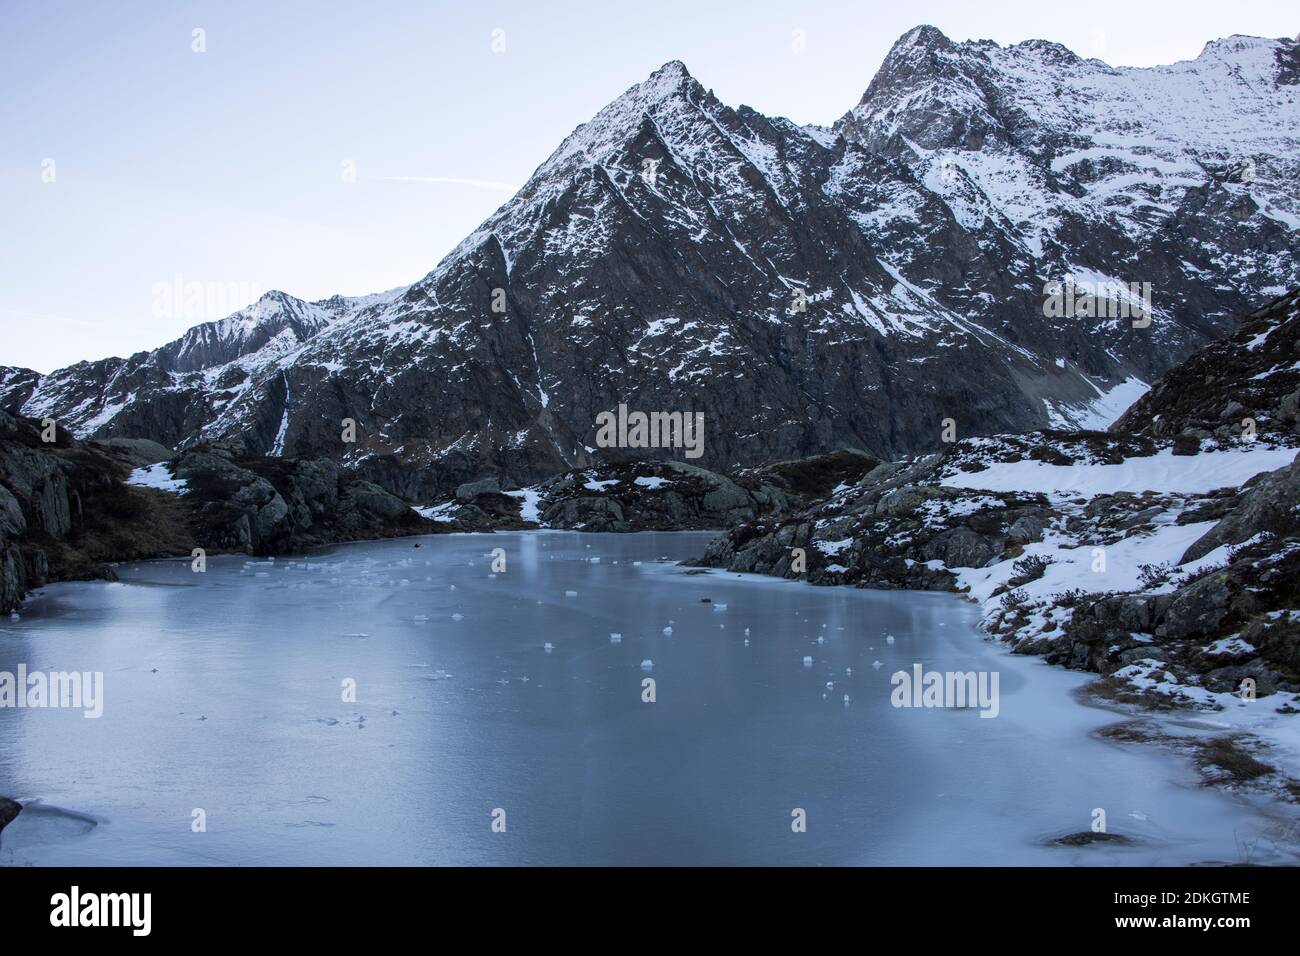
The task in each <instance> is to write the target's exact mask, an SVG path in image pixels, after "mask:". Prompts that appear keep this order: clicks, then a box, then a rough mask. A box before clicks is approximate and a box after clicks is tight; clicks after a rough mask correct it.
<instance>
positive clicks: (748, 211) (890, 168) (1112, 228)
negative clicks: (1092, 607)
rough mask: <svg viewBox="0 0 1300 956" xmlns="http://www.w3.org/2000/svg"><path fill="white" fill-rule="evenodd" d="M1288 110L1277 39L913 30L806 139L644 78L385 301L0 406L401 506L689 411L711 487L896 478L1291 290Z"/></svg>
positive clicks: (1078, 410) (1027, 420)
mask: <svg viewBox="0 0 1300 956" xmlns="http://www.w3.org/2000/svg"><path fill="white" fill-rule="evenodd" d="M1298 81H1300V52H1298V50H1297V44H1296V43H1294V42H1292V41H1289V40H1265V39H1256V38H1248V37H1233V38H1231V39H1229V40H1222V41H1216V42H1214V43H1211V44H1209V45H1207V47H1206V49H1205V51H1204V52H1203V53H1202V54H1201V56H1199V57H1198V58H1197V59H1196V60H1194V61H1190V62H1187V63H1180V64H1175V65H1173V66H1168V67H1159V68H1154V69H1117V68H1113V67H1110V66H1107V65H1106V64H1104V63H1101V62H1099V61H1096V60H1082V59H1080V58H1078V57H1076V56H1075V55H1074V54H1072V53H1070V52H1069V51H1068V50H1065V49H1064V48H1063V47H1060V46H1058V45H1055V44H1050V43H1044V42H1041V41H1030V42H1027V43H1022V44H1018V45H1016V46H1012V47H1007V48H1003V47H999V46H997V45H996V44H993V43H990V42H987V41H980V42H973V43H960V44H958V43H953V42H951V41H950V40H948V39H947V38H946V37H945V36H943V34H942V33H940V32H939V31H938V30H936V29H934V28H933V27H918V28H917V29H915V30H913V31H911V32H909V33H908V34H906V35H905V36H904V37H903V38H902V39H900V40H899V42H898V43H897V44H896V45H895V47H894V49H893V50H892V51H891V53H890V54H889V56H888V57H887V59H886V61H885V63H884V65H883V66H882V68H881V70H880V71H879V73H878V74H877V76H876V78H875V79H874V80H873V81H872V83H871V85H870V86H869V87H868V89H867V92H866V95H865V96H864V97H863V99H862V102H861V103H859V105H858V106H857V107H855V108H854V109H853V110H852V111H851V112H849V113H848V114H847V115H846V116H845V117H844V118H843V119H842V120H841V121H840V122H839V123H837V124H836V125H835V127H834V128H832V129H827V128H822V127H812V126H809V127H801V126H798V125H796V124H795V123H792V122H790V121H789V120H785V119H781V118H769V117H765V116H763V115H761V114H759V113H757V112H755V111H754V110H752V109H750V108H748V107H745V106H741V107H739V108H735V109H733V108H731V107H728V106H726V105H724V104H722V103H721V102H719V101H718V100H717V99H716V98H715V97H714V96H713V94H712V93H711V92H710V91H708V90H706V89H705V88H704V87H703V86H702V85H701V84H700V83H699V82H697V81H696V80H695V79H694V78H693V77H692V76H691V75H690V74H689V73H688V72H687V70H686V68H685V66H683V65H682V64H681V63H678V62H672V63H668V64H666V65H665V66H664V67H662V68H661V69H659V70H658V71H656V72H655V73H654V74H652V75H651V76H650V77H649V78H648V79H647V80H645V81H644V82H642V83H640V84H638V85H637V86H634V87H632V88H631V89H630V90H628V91H627V92H626V93H624V94H623V95H622V96H621V97H619V98H618V99H616V100H615V101H614V102H612V103H611V104H610V105H609V106H607V107H606V108H605V109H603V110H602V111H601V112H600V113H599V114H597V116H596V117H594V118H593V119H592V120H591V121H590V122H588V123H586V124H584V125H582V126H580V127H579V128H578V129H577V130H575V131H574V133H573V134H571V135H570V136H569V137H568V138H567V139H566V140H565V141H564V142H563V143H562V144H561V145H560V147H559V148H558V149H557V150H556V151H555V153H554V154H553V155H552V156H551V157H550V158H549V159H548V160H547V161H546V162H545V163H543V164H542V165H541V166H540V167H539V168H538V170H537V171H536V172H535V173H534V175H533V176H532V177H531V178H530V179H529V181H528V182H527V184H525V186H524V187H523V188H522V189H521V190H520V191H519V193H517V194H516V195H515V196H514V197H513V198H511V199H510V200H509V201H508V202H507V203H506V204H505V205H504V206H502V207H501V209H500V210H498V211H497V212H496V213H495V214H494V215H493V216H491V217H490V218H489V219H488V220H487V221H486V222H485V223H484V224H483V225H482V226H481V227H479V229H477V230H476V231H475V232H474V233H473V234H471V235H470V236H469V237H468V238H466V239H465V240H464V241H463V242H462V243H461V244H460V246H459V247H457V248H456V249H455V250H454V251H453V252H452V253H451V254H450V255H448V256H447V257H446V258H445V259H444V260H443V261H442V262H441V263H440V264H439V265H438V266H437V268H436V269H435V270H434V271H433V272H431V273H429V275H427V276H425V277H424V278H422V279H421V280H419V281H418V282H416V283H414V284H413V285H411V286H410V287H409V288H406V289H401V290H396V291H394V292H393V293H390V294H387V295H383V296H377V297H370V298H367V299H362V300H357V299H341V298H336V299H332V300H327V301H325V302H319V303H304V302H301V301H300V300H297V299H293V298H292V297H290V296H285V295H283V294H281V293H272V294H271V295H270V296H268V297H266V298H264V299H263V300H261V301H259V303H257V304H256V305H255V306H253V307H251V308H250V309H248V310H245V312H243V313H237V314H236V315H235V316H232V317H231V318H229V319H226V320H223V321H222V322H219V323H209V324H208V325H205V326H200V327H199V328H197V329H195V330H192V331H191V332H190V333H188V334H187V335H186V336H185V337H184V338H182V339H181V340H179V341H178V342H175V343H172V344H171V345H168V346H165V347H163V348H162V349H158V350H156V351H154V352H150V353H142V354H140V355H136V356H133V357H131V358H130V359H126V360H119V359H111V360H105V361H102V362H96V363H82V364H79V365H76V366H72V367H70V368H68V369H63V370H60V371H58V372H55V373H53V374H51V375H49V376H44V377H38V376H35V375H34V374H33V373H29V372H26V371H25V370H14V369H0V407H3V408H9V409H13V410H18V409H21V411H22V413H23V414H26V415H30V416H35V417H43V416H47V415H48V416H52V417H55V418H56V419H58V420H60V421H61V422H62V423H64V424H65V425H66V426H68V427H70V428H72V429H73V430H74V431H75V432H76V433H77V434H79V435H91V434H93V435H101V436H107V435H129V436H140V437H149V438H153V439H156V440H158V441H162V442H166V443H169V444H187V443H194V442H197V441H201V440H204V439H209V438H219V437H220V438H235V439H239V440H240V441H242V443H243V444H244V446H245V447H246V448H247V449H248V450H250V451H253V452H256V453H260V454H273V455H281V454H283V455H293V456H319V455H327V456H330V457H333V458H336V459H337V460H340V461H342V462H344V463H347V464H349V465H351V466H353V467H354V468H355V469H356V470H358V471H360V472H361V473H362V474H364V475H365V476H366V477H369V478H372V479H373V480H376V481H378V482H379V483H381V484H384V485H386V486H387V487H389V488H391V489H393V490H395V491H398V492H399V493H402V494H404V495H406V496H407V497H410V498H415V499H419V500H436V499H437V498H438V497H439V496H444V495H446V494H447V493H449V492H450V491H451V490H452V489H454V488H455V486H456V485H457V484H459V483H461V482H463V481H466V480H468V479H472V478H475V477H479V476H481V475H482V474H485V473H498V474H500V475H502V476H503V477H505V478H506V480H507V481H515V482H520V483H523V482H527V481H531V480H534V479H536V478H539V477H543V476H546V475H549V474H553V473H555V472H557V471H560V470H563V469H565V468H570V467H581V466H583V465H586V464H588V463H590V462H592V461H593V460H594V459H597V458H599V457H601V456H602V455H603V454H604V450H603V449H597V448H595V447H594V446H595V445H596V444H597V442H596V439H595V435H596V429H597V425H596V416H597V414H598V413H600V412H601V411H605V410H609V409H613V408H614V407H615V406H616V405H618V404H619V403H624V404H626V405H627V406H629V408H633V409H641V410H644V411H656V410H662V411H687V410H692V411H699V412H703V413H704V415H705V422H706V425H705V445H704V449H705V454H704V457H703V458H702V459H701V460H700V461H699V462H698V464H702V465H705V466H706V467H714V468H727V467H730V466H733V465H737V464H741V465H743V464H752V463H757V462H760V461H764V460H771V459H776V458H794V457H800V456H805V455H809V454H814V453H817V452H822V451H827V450H830V449H833V448H835V447H839V446H850V447H857V448H862V449H865V450H867V451H869V452H871V453H873V454H877V455H880V456H884V457H895V456H897V455H899V454H905V453H913V452H917V451H922V450H926V449H931V448H934V447H937V446H938V445H939V443H940V439H941V433H942V430H943V427H944V420H945V419H952V420H953V421H954V422H955V425H956V429H957V432H958V434H959V435H971V434H987V433H994V432H1011V431H1023V430H1028V429H1032V428H1038V427H1043V426H1048V425H1056V426H1069V425H1088V426H1091V427H1098V426H1099V425H1102V424H1104V423H1105V420H1106V419H1107V418H1109V417H1113V415H1114V414H1117V413H1118V411H1119V410H1121V409H1122V408H1123V407H1125V406H1126V405H1127V404H1129V403H1130V402H1131V401H1132V399H1133V398H1134V397H1136V395H1137V394H1140V392H1141V391H1142V389H1143V383H1146V382H1151V381H1153V380H1154V379H1155V378H1156V377H1157V376H1158V375H1159V374H1160V373H1161V372H1163V371H1164V370H1165V369H1167V368H1168V367H1170V366H1171V365H1173V364H1174V363H1176V362H1177V361H1178V360H1179V359H1181V358H1182V357H1184V356H1186V355H1187V354H1188V353H1190V352H1191V351H1192V350H1193V349H1194V348H1196V347H1197V346H1199V345H1201V344H1203V343H1204V342H1205V341H1207V340H1208V339H1209V338H1212V337H1215V336H1217V335H1220V334H1222V333H1224V332H1226V331H1228V330H1229V328H1230V326H1231V321H1232V320H1231V316H1232V315H1234V314H1240V313H1243V312H1246V311H1248V310H1249V309H1250V308H1253V307H1255V306H1257V305H1259V304H1260V303H1261V302H1262V301H1263V300H1265V299H1267V298H1269V297H1270V296H1272V295H1276V294H1280V292H1281V291H1283V289H1285V288H1291V287H1293V286H1295V285H1297V284H1300V264H1297V257H1296V251H1297V249H1298V248H1300V234H1298V233H1297V228H1300V187H1297V182H1298V179H1297V173H1298V172H1300V165H1298V161H1297V156H1300V105H1298V104H1297V102H1296V93H1297V89H1298V87H1297V83H1298ZM1071 277H1072V278H1073V281H1074V282H1075V283H1076V284H1078V285H1079V286H1080V287H1081V288H1087V287H1088V284H1089V283H1094V284H1097V283H1101V284H1109V283H1113V284H1116V285H1118V284H1123V285H1124V287H1125V288H1126V289H1127V288H1128V286H1129V284H1130V283H1137V284H1139V286H1138V288H1142V286H1141V285H1140V284H1141V283H1149V286H1146V287H1145V288H1147V289H1149V294H1150V312H1151V314H1152V321H1151V322H1150V324H1149V325H1147V326H1146V327H1141V326H1142V323H1141V322H1140V321H1139V322H1138V323H1137V324H1136V326H1135V323H1134V321H1133V320H1132V319H1131V318H1129V317H1111V318H1105V317H1101V318H1098V317H1083V316H1081V315H1072V314H1071V315H1063V314H1061V312H1060V310H1059V309H1058V310H1056V311H1053V310H1052V309H1051V308H1050V307H1049V306H1048V305H1047V304H1045V297H1046V295H1047V293H1046V292H1045V289H1049V288H1053V287H1051V286H1050V285H1049V284H1051V283H1060V282H1062V281H1063V280H1067V279H1070V278H1071ZM1126 294H1127V293H1126ZM344 419H353V420H354V421H355V422H356V425H357V432H356V439H357V440H356V443H355V444H350V443H346V442H344V441H343V440H342V422H343V420H344ZM664 454H671V452H664Z"/></svg>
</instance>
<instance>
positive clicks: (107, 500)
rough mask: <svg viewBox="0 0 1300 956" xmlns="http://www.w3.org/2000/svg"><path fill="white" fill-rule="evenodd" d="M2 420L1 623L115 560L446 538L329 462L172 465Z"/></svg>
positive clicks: (225, 460)
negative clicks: (27, 600)
mask: <svg viewBox="0 0 1300 956" xmlns="http://www.w3.org/2000/svg"><path fill="white" fill-rule="evenodd" d="M43 433H44V434H46V435H47V434H49V433H48V432H46V431H45V429H44V428H43V426H42V425H41V423H39V422H34V421H31V420H29V419H23V418H18V417H16V416H13V415H9V414H6V413H4V412H0V613H11V612H13V611H15V610H17V609H18V608H19V607H20V606H21V604H22V601H23V598H24V597H25V596H26V595H27V594H28V593H29V592H30V591H32V590H33V589H35V588H38V587H40V586H42V585H44V584H47V583H50V582H53V581H67V580H87V579H110V580H111V579H112V578H113V577H114V573H113V569H112V565H113V564H114V563H117V562H120V561H133V560H144V559H148V558H160V557H176V556H182V555H183V556H186V557H190V556H192V555H193V554H194V551H195V549H202V550H203V551H204V552H205V553H206V554H219V553H224V552H241V553H245V554H250V555H271V554H287V553H295V552H301V551H304V550H307V549H309V548H313V547H318V546H320V545H324V544H331V543H336V542H341V541H356V540H361V539H367V538H384V537H394V536H399V535H412V534H434V533H438V532H439V531H442V530H446V529H445V528H443V527H441V526H439V525H438V524H437V523H435V522H431V521H429V520H427V519H425V518H423V517H421V516H420V515H419V514H417V513H416V512H414V511H412V510H411V508H410V506H409V505H407V504H406V503H405V502H403V501H401V500H400V499H398V498H396V497H394V496H393V495H391V494H389V493H388V492H386V491H384V490H383V489H382V488H379V487H378V486H376V485H373V484H371V483H370V482H367V481H362V480H359V479H356V478H354V477H352V476H350V475H348V474H347V473H345V472H344V471H342V470H341V469H340V468H339V467H338V466H337V465H336V464H335V463H334V462H332V461H328V460H321V461H295V460H289V459H278V458H260V457H252V456H244V455H240V454H239V453H238V452H237V451H236V450H235V449H233V448H231V447H229V446H224V445H220V444H212V445H204V446H199V447H196V448H193V449H189V450H187V451H184V452H182V453H181V454H180V455H175V454H173V452H172V451H171V450H170V449H168V448H165V447H164V446H162V445H159V444H157V443H155V442H151V441H145V440H140V439H109V440H105V441H93V440H92V441H79V440H77V439H74V438H72V437H71V436H69V435H67V433H66V432H63V431H61V430H56V431H55V432H54V434H53V436H52V437H53V438H54V440H53V441H50V442H47V441H45V440H43Z"/></svg>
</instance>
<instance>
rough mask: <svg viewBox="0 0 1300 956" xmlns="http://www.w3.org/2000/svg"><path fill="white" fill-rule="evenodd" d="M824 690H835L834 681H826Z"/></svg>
mask: <svg viewBox="0 0 1300 956" xmlns="http://www.w3.org/2000/svg"><path fill="white" fill-rule="evenodd" d="M826 689H827V690H834V689H835V681H833V680H828V681H827V682H826Z"/></svg>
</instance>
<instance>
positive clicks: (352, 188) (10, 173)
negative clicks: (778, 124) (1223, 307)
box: [0, 0, 1300, 371]
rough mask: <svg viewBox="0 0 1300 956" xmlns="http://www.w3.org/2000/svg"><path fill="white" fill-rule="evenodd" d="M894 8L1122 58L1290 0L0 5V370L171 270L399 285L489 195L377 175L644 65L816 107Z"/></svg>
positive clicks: (76, 333) (561, 114) (404, 173)
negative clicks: (352, 171) (795, 42)
mask: <svg viewBox="0 0 1300 956" xmlns="http://www.w3.org/2000/svg"><path fill="white" fill-rule="evenodd" d="M919 23H932V24H934V25H935V26H937V27H939V28H940V29H941V30H943V31H944V32H945V33H947V34H948V35H949V36H950V37H952V38H954V39H958V40H961V39H972V38H988V39H993V40H996V41H998V42H999V43H1004V44H1005V43H1014V42H1018V41H1020V40H1024V39H1028V38H1031V37H1042V38H1046V39H1051V40H1056V41H1059V42H1061V43H1064V44H1065V45H1067V46H1069V47H1070V48H1072V49H1074V50H1075V51H1076V52H1078V53H1080V54H1082V55H1084V56H1097V57H1099V58H1101V59H1104V60H1106V61H1107V62H1110V63H1113V64H1118V65H1132V66H1149V65H1153V64H1156V63H1168V62H1173V61H1175V60H1180V59H1188V58H1191V57H1194V56H1196V54H1197V53H1199V52H1200V49H1201V47H1202V45H1203V44H1204V43H1205V41H1206V40H1210V39H1214V38H1218V37H1221V36H1227V35H1229V34H1232V33H1247V34H1255V35H1262V36H1282V35H1287V36H1294V35H1295V33H1296V31H1297V30H1298V29H1300V16H1297V15H1296V12H1295V7H1294V3H1293V2H1291V0H1288V2H1271V0H1239V2H1235V3H1231V4H1224V3H1221V2H1218V0H1183V2H1148V3H1142V2H1137V0H1088V2H1086V3H1084V2H1074V3H1069V4H1061V3H1054V4H1047V3H1043V2H1041V0H1017V2H1006V3H997V2H991V3H980V4H973V3H970V2H969V0H954V2H947V0H933V2H931V0H916V2H912V3H905V4H900V3H897V2H876V0H866V2H864V0H857V2H848V0H840V2H836V0H824V2H804V3H791V2H767V0H750V2H709V0H645V2H636V3H629V2H622V3H617V4H615V3H608V2H605V3H596V2H587V0H583V2H563V0H555V2H548V3H537V2H531V3H504V2H497V3H492V2H484V3H456V4H453V3H446V2H385V0H373V2H366V3H336V2H330V0H314V2H301V3H299V2H273V0H272V2H257V3H253V2H243V0H226V2H221V3H215V2H214V3H184V2H145V0H134V2H119V3H112V4H107V3H92V2H90V0H81V2H57V0H28V2H24V3H15V2H13V0H0V84H2V86H0V88H2V89H3V91H4V92H3V94H2V95H0V210H3V229H2V230H0V365H26V366H29V367H33V368H37V369H40V370H42V371H48V370H50V369H52V368H55V367H57V366H61V365H65V364H68V363H70V362H72V361H75V360H78V359H82V358H100V357H103V356H106V355H114V354H117V355H125V354H129V353H130V352H133V351H137V350H139V349H144V348H150V347H152V346H155V345H159V344H161V343H163V342H165V341H167V340H169V339H171V338H174V337H175V336H176V335H178V334H179V333H180V332H182V331H183V330H184V329H185V328H186V327H188V326H190V325H193V324H195V323H196V322H198V321H202V320H205V319H211V318H219V317H221V315H224V314H226V313H227V312H229V311H231V310H232V309H233V308H235V307H238V306H239V305H242V304H244V303H243V302H233V303H229V307H226V305H227V303H225V302H221V301H215V302H214V304H216V305H218V306H219V307H218V308H217V309H216V310H215V311H213V312H212V313H211V314H208V313H207V312H204V313H202V314H195V313H194V312H193V311H190V312H185V311H183V310H181V311H178V312H177V313H176V314H162V315H159V314H155V313H156V312H157V311H158V310H157V309H156V308H155V306H156V305H157V295H156V287H157V286H158V284H159V283H173V282H174V281H175V279H176V277H178V276H179V277H181V279H182V280H183V281H186V282H202V283H210V284H216V285H219V284H222V283H225V284H228V285H230V286H232V287H234V288H237V289H238V290H240V291H244V290H247V291H250V292H256V291H261V290H265V289H270V288H278V289H283V290H285V291H287V292H290V293H292V294H294V295H299V296H302V297H304V298H308V299H317V298H323V297H325V296H327V295H330V294H333V293H335V292H342V293H345V294H361V293H366V292H377V291H380V290H382V289H386V288H390V287H392V286H396V285H404V284H407V283H409V282H412V281H414V280H415V279H417V278H419V277H420V276H421V275H423V274H424V273H426V272H428V271H429V270H430V269H432V268H433V266H434V265H435V264H436V263H437V261H438V259H439V258H441V257H442V256H443V255H444V254H445V253H447V252H448V251H449V250H450V249H451V248H452V247H453V246H454V245H455V244H456V243H457V242H458V241H459V240H460V239H461V238H463V237H464V236H465V235H466V234H467V233H468V232H470V231H471V230H472V229H473V228H474V227H475V226H476V225H478V223H479V222H481V221H482V220H483V219H484V218H486V217H487V215H488V214H490V213H491V212H492V210H493V209H495V208H496V207H497V206H498V205H500V203H502V202H503V201H505V199H507V198H508V196H509V192H508V191H503V190H501V189H500V188H489V187H486V186H475V185H466V184H458V183H437V182H413V181H394V180H392V179H385V178H381V177H445V178H451V179H470V180H482V181H487V182H491V183H506V184H511V183H513V184H521V183H523V182H524V180H526V179H527V177H528V176H529V175H530V174H531V172H532V171H533V169H535V168H536V167H537V166H538V165H539V164H540V163H541V162H542V161H543V160H544V159H545V158H546V156H547V155H548V154H549V153H550V152H551V150H552V149H554V148H555V147H556V146H557V145H558V144H559V142H560V140H562V139H563V138H564V137H565V136H566V135H567V134H568V133H569V132H570V131H571V130H572V129H573V127H575V126H576V125H578V124H579V123H582V122H584V121H585V120H587V119H589V118H590V117H591V116H592V114H594V113H595V112H596V111H597V110H599V109H600V107H601V106H603V105H604V104H605V103H607V102H608V101H609V100H611V99H613V98H614V97H616V96H617V95H618V94H620V93H621V92H622V91H623V90H624V89H626V88H627V87H628V86H630V85H632V84H633V83H636V82H638V81H640V80H641V79H644V78H645V76H646V75H647V74H649V73H650V72H651V71H653V70H654V69H656V68H657V67H658V66H660V65H661V64H662V63H664V62H665V61H667V60H672V59H680V60H682V61H684V62H685V63H686V65H687V67H688V68H689V69H690V70H691V72H692V73H693V74H694V75H695V77H696V78H697V79H698V80H699V81H700V82H701V83H703V84H704V85H705V86H706V87H711V88H712V89H713V90H714V92H715V93H716V94H717V95H718V97H719V98H720V99H722V100H723V101H724V102H726V103H729V104H731V105H733V106H736V105H739V104H741V103H747V104H749V105H750V106H753V107H754V108H755V109H758V110H760V111H762V112H764V113H768V114H779V115H784V116H788V117H790V118H791V119H793V120H796V121H798V122H802V123H809V122H815V123H830V122H831V121H833V120H834V119H836V118H837V117H838V116H840V115H841V114H842V113H844V112H845V111H846V110H848V109H849V108H850V107H852V106H853V105H854V104H855V103H856V102H857V100H858V99H859V97H861V95H862V93H863V91H864V90H865V89H866V86H867V84H868V83H869V82H870V80H871V77H872V75H873V74H874V72H875V70H876V69H877V68H878V67H879V65H880V62H881V60H882V59H883V58H884V56H885V54H886V53H887V52H888V50H889V47H890V45H891V44H892V43H893V42H894V41H895V40H896V39H897V38H898V37H899V36H900V35H901V34H903V33H904V32H906V31H907V30H909V29H910V28H911V27H913V26H915V25H917V24H919ZM195 28H201V29H203V30H205V31H206V47H207V49H206V52H204V53H195V52H193V51H192V49H191V48H192V45H193V41H192V31H193V30H194V29H195ZM496 29H501V30H504V36H505V50H504V52H500V53H494V52H493V50H492V39H493V36H492V34H493V31H494V30H496ZM796 29H802V30H804V31H805V33H806V37H807V52H805V53H796V52H794V51H793V50H792V44H791V34H792V31H793V30H796ZM47 160H53V161H54V165H53V173H54V178H53V181H52V182H46V181H43V170H48V169H49V168H50V167H49V166H48V165H46V161H47ZM345 160H353V161H355V163H356V170H357V181H356V182H355V183H350V184H349V183H345V182H343V177H342V176H341V169H342V163H343V162H344V161H345ZM44 178H45V179H48V178H49V176H48V174H46V176H45V177H44Z"/></svg>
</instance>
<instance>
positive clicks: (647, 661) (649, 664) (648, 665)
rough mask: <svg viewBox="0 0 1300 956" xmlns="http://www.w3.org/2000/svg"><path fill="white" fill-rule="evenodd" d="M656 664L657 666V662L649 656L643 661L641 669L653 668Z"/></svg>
mask: <svg viewBox="0 0 1300 956" xmlns="http://www.w3.org/2000/svg"><path fill="white" fill-rule="evenodd" d="M654 666H655V662H654V661H652V660H650V658H648V657H647V658H646V659H645V660H643V661H642V662H641V669H642V670H643V671H648V670H651V669H652V668H653V667H654Z"/></svg>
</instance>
